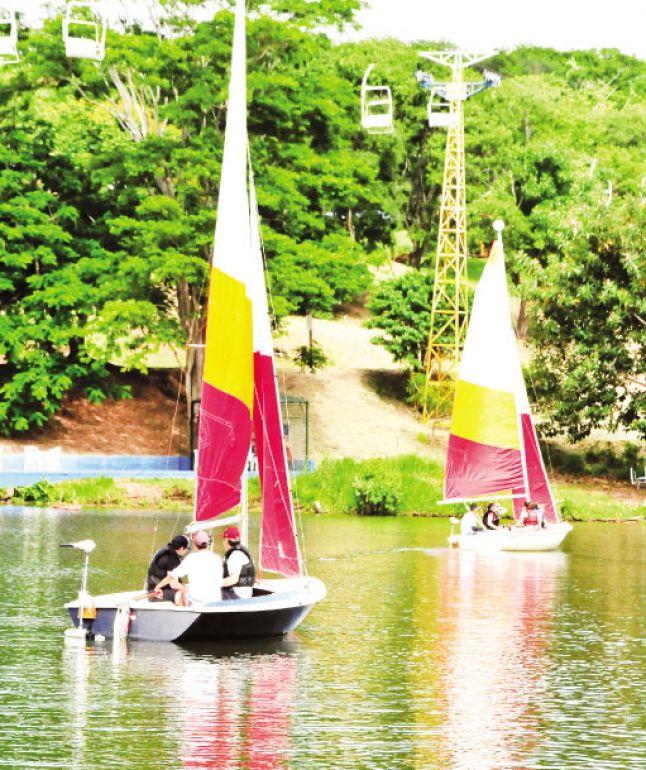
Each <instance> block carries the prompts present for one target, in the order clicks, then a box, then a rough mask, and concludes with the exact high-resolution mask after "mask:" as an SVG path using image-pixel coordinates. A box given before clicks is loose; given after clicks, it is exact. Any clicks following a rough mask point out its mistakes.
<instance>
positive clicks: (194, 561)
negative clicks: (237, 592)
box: [155, 530, 222, 607]
mask: <svg viewBox="0 0 646 770" xmlns="http://www.w3.org/2000/svg"><path fill="white" fill-rule="evenodd" d="M210 542H211V539H210V537H209V536H208V534H207V533H206V532H204V531H203V530H198V531H197V532H194V533H193V545H194V546H195V551H193V552H192V553H190V554H189V555H188V556H187V557H186V558H185V559H184V561H182V563H181V564H180V565H179V566H178V567H176V568H175V569H173V570H171V571H170V572H169V573H168V575H167V576H166V577H165V578H164V579H163V580H161V581H160V582H159V583H158V584H157V588H156V590H155V595H157V592H158V591H159V593H161V591H162V590H163V589H164V586H165V585H167V584H168V585H170V586H171V588H175V589H176V590H177V593H176V594H175V603H176V604H179V606H180V607H187V606H189V605H191V604H208V603H210V602H217V601H220V599H221V598H222V597H221V592H220V586H221V585H222V560H221V559H220V557H219V556H218V555H217V554H215V553H213V552H212V551H210V550H209V543H210ZM183 577H187V578H188V585H187V586H186V585H183V584H182V583H180V578H183Z"/></svg>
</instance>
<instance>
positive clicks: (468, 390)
mask: <svg viewBox="0 0 646 770" xmlns="http://www.w3.org/2000/svg"><path fill="white" fill-rule="evenodd" d="M494 227H496V229H497V231H498V238H497V240H496V241H495V242H494V244H493V246H492V249H491V255H490V257H489V260H488V262H487V265H486V266H485V269H484V271H483V273H482V277H481V279H480V283H479V284H478V287H477V290H476V294H475V297H474V300H473V309H472V311H471V317H470V319H469V330H468V333H467V337H466V340H465V343H464V351H463V354H462V360H461V362H460V371H459V376H458V382H457V385H456V390H455V400H454V403H453V415H452V418H451V430H450V436H449V445H448V450H447V458H446V468H445V476H444V497H445V500H444V502H447V503H448V502H466V501H468V500H474V499H488V500H493V499H497V498H505V497H506V498H512V499H513V505H514V513H515V515H516V517H518V516H519V515H520V508H521V504H522V500H530V499H531V500H532V501H533V502H535V503H538V504H540V505H541V506H542V508H543V512H544V523H545V526H544V527H541V526H540V521H537V522H536V526H525V527H523V528H512V529H499V530H496V531H488V532H482V533H477V534H467V535H458V536H452V537H451V542H452V543H453V544H458V545H459V546H460V547H461V548H468V549H493V550H506V551H549V550H553V549H555V548H558V546H559V545H560V544H561V542H562V541H563V539H564V538H565V536H566V535H567V534H568V532H569V531H570V530H571V529H572V526H571V525H570V524H567V523H564V522H560V521H559V518H558V513H557V510H556V506H555V505H554V500H553V498H552V493H551V491H550V486H549V482H548V480H547V475H546V472H545V466H544V465H543V460H542V457H541V451H540V448H539V445H538V441H537V438H536V432H535V430H534V425H533V423H532V417H531V413H530V408H529V400H528V398H527V391H526V389H525V382H524V380H523V373H522V368H521V364H520V356H519V353H518V345H517V342H516V337H515V334H514V330H513V328H512V324H511V312H510V305H509V294H508V291H507V275H506V272H505V258H504V253H503V246H502V228H503V223H502V222H496V223H494Z"/></svg>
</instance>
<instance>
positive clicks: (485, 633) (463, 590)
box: [419, 552, 566, 770]
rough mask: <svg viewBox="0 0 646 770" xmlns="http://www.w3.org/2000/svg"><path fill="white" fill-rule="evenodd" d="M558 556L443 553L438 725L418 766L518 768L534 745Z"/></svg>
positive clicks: (480, 769)
mask: <svg viewBox="0 0 646 770" xmlns="http://www.w3.org/2000/svg"><path fill="white" fill-rule="evenodd" d="M565 559H566V557H565V556H564V554H562V553H546V554H495V555H493V554H492V555H485V554H478V553H463V552H449V553H447V554H446V557H445V559H444V560H443V564H442V573H441V582H440V623H441V626H442V631H441V635H440V636H439V637H438V641H437V646H436V648H435V651H434V654H435V660H436V661H437V665H438V668H437V670H436V671H435V672H434V677H435V678H434V683H433V685H434V689H435V698H434V701H435V702H434V703H433V710H434V711H435V712H436V714H437V716H439V719H437V718H436V719H434V720H433V721H434V722H435V725H434V727H433V730H432V733H431V734H432V736H433V742H435V745H428V746H427V747H426V752H425V756H424V757H421V758H420V765H419V766H420V767H423V766H433V765H434V764H437V763H439V764H446V765H448V766H450V767H452V768H465V770H466V769H469V770H472V768H478V770H487V768H492V769H493V768H502V767H514V768H522V767H523V761H524V759H526V758H527V757H528V756H529V755H530V754H531V753H532V751H533V750H534V748H535V746H536V743H537V740H538V739H537V735H538V733H537V726H538V723H539V720H540V718H541V705H540V704H541V701H542V698H543V695H544V692H545V687H546V682H545V675H544V656H545V653H546V648H547V645H548V643H549V639H550V635H551V615H552V603H553V598H554V592H555V587H556V583H557V579H558V575H559V573H560V572H561V571H562V570H563V569H564V567H565ZM425 719H426V721H428V719H429V718H428V717H426V718H425V717H424V715H423V714H420V717H419V721H421V722H424V721H425ZM429 763H430V764H429Z"/></svg>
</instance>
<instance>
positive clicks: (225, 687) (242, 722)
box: [179, 655, 296, 770]
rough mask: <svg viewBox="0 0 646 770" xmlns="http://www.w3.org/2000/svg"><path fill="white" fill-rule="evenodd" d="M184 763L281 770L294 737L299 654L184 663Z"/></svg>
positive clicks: (182, 698) (182, 720) (199, 660)
mask: <svg viewBox="0 0 646 770" xmlns="http://www.w3.org/2000/svg"><path fill="white" fill-rule="evenodd" d="M183 671H184V674H183V677H182V685H181V693H180V696H179V701H180V702H181V704H182V715H181V722H182V744H183V746H184V747H185V748H184V752H183V756H182V765H183V767H188V768H193V767H208V768H218V769H219V768H223V769H224V768H233V767H241V766H242V764H241V763H240V759H241V758H244V767H245V768H248V770H274V769H275V770H278V768H284V767H286V759H287V754H288V750H289V747H290V740H291V727H292V711H293V704H292V700H293V695H294V685H295V682H296V659H295V658H294V657H293V656H290V655H256V656H252V657H251V658H248V659H246V658H244V659H243V658H239V657H231V658H222V659H220V660H219V661H217V664H216V665H214V664H213V662H212V661H211V660H210V659H208V658H201V659H196V660H194V661H191V662H187V664H186V666H184V669H183Z"/></svg>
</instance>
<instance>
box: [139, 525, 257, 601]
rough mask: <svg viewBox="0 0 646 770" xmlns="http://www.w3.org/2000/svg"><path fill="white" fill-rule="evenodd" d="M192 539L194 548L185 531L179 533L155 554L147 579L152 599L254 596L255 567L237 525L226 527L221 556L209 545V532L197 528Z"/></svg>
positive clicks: (200, 599) (194, 599)
mask: <svg viewBox="0 0 646 770" xmlns="http://www.w3.org/2000/svg"><path fill="white" fill-rule="evenodd" d="M191 540H192V548H191V544H190V543H189V540H188V538H187V537H186V536H185V535H176V536H175V537H174V538H173V539H172V540H171V541H170V542H169V543H167V544H166V545H164V546H162V547H161V548H160V549H159V550H158V551H157V553H156V554H155V555H154V556H153V558H152V561H151V562H150V566H149V567H148V577H147V582H146V589H147V591H148V592H149V594H150V597H151V599H152V600H158V601H172V602H175V604H177V605H179V606H180V607H188V606H190V605H191V604H208V603H210V602H215V601H220V600H221V599H247V598H250V597H251V596H252V592H253V584H254V582H255V578H256V569H255V565H254V562H253V557H252V555H251V553H250V552H249V550H248V549H247V548H246V547H245V546H243V545H242V544H241V543H240V531H239V530H238V528H237V527H227V528H226V529H225V530H224V533H223V535H222V541H223V543H224V549H225V553H224V555H223V557H222V558H220V556H219V555H218V554H217V553H215V552H214V551H212V550H211V549H210V547H209V546H210V545H211V538H210V536H209V534H208V533H207V532H205V531H203V530H198V531H197V532H194V533H193V535H192V537H191ZM182 580H188V583H186V582H182Z"/></svg>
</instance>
